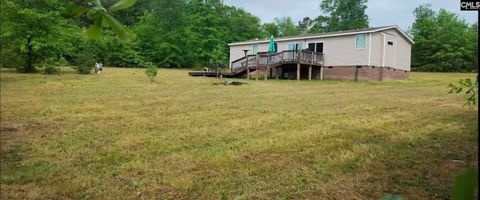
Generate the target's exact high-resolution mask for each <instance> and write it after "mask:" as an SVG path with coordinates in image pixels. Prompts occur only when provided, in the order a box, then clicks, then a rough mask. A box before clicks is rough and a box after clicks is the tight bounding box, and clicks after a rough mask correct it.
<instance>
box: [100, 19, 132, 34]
mask: <svg viewBox="0 0 480 200" xmlns="http://www.w3.org/2000/svg"><path fill="white" fill-rule="evenodd" d="M102 15H103V16H102V18H104V19H105V23H108V25H110V27H112V30H113V32H114V33H115V34H116V35H117V36H118V38H120V39H121V40H126V39H128V36H129V33H128V30H127V29H126V28H125V27H124V26H123V25H122V24H121V23H120V22H118V21H117V20H116V19H115V18H113V17H112V16H110V15H108V14H106V13H102ZM102 23H103V20H102Z"/></svg>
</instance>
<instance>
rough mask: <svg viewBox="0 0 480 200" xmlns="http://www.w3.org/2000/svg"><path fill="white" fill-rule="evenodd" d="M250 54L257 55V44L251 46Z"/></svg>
mask: <svg viewBox="0 0 480 200" xmlns="http://www.w3.org/2000/svg"><path fill="white" fill-rule="evenodd" d="M252 53H253V54H257V53H258V44H253V46H252Z"/></svg>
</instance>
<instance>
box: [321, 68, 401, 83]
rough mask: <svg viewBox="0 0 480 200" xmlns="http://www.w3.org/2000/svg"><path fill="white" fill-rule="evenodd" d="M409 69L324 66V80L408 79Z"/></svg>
mask: <svg viewBox="0 0 480 200" xmlns="http://www.w3.org/2000/svg"><path fill="white" fill-rule="evenodd" d="M409 75H410V72H409V71H405V70H400V69H394V68H391V67H375V66H358V67H357V66H325V67H323V79H324V80H365V81H367V80H378V81H381V80H399V79H408V77H409Z"/></svg>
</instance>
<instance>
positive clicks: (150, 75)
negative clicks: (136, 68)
mask: <svg viewBox="0 0 480 200" xmlns="http://www.w3.org/2000/svg"><path fill="white" fill-rule="evenodd" d="M145 74H146V75H147V77H148V78H149V79H150V81H154V79H155V76H157V67H154V66H149V67H147V69H146V70H145Z"/></svg>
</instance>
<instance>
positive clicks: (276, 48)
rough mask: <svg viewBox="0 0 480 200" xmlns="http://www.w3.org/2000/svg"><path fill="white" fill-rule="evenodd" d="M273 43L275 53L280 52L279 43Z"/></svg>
mask: <svg viewBox="0 0 480 200" xmlns="http://www.w3.org/2000/svg"><path fill="white" fill-rule="evenodd" d="M273 45H274V46H275V53H276V52H278V43H276V42H275V43H274V44H273Z"/></svg>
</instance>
